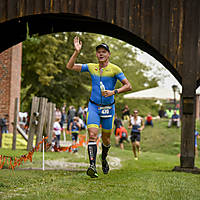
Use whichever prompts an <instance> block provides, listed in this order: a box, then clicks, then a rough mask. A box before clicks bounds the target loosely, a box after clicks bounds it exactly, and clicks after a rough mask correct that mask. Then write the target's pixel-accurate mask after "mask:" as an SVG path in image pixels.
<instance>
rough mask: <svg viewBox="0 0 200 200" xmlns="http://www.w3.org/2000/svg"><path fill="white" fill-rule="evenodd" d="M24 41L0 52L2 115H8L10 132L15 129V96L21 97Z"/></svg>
mask: <svg viewBox="0 0 200 200" xmlns="http://www.w3.org/2000/svg"><path fill="white" fill-rule="evenodd" d="M21 63H22V43H20V44H18V45H15V46H13V47H11V48H9V49H7V50H5V51H4V52H3V53H1V54H0V117H3V116H4V115H8V123H9V127H8V128H9V132H12V131H13V127H12V125H11V123H12V122H13V120H14V107H15V106H14V104H15V98H19V99H20V86H21Z"/></svg>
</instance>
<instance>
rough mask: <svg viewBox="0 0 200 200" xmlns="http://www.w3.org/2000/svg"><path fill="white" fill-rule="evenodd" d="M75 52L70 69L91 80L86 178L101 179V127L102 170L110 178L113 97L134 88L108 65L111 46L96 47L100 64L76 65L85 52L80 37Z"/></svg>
mask: <svg viewBox="0 0 200 200" xmlns="http://www.w3.org/2000/svg"><path fill="white" fill-rule="evenodd" d="M74 48H75V51H74V53H73V55H72V56H71V58H70V59H69V61H68V63H67V66H66V67H67V69H71V70H75V71H78V72H89V73H90V75H91V78H92V92H91V97H90V102H89V104H88V112H87V127H88V133H89V141H88V155H89V161H90V167H89V168H88V170H87V175H88V176H90V177H91V178H96V177H98V174H97V171H96V154H97V145H96V141H97V136H98V129H99V126H100V124H101V125H102V156H101V159H102V170H103V173H104V174H107V173H108V171H109V165H108V162H107V160H106V157H107V154H108V150H109V148H110V136H111V133H112V129H113V121H114V115H115V104H114V103H115V101H114V95H116V94H118V93H122V92H126V91H129V90H131V84H130V83H129V81H128V80H127V79H126V77H125V76H124V74H123V72H122V71H121V69H120V68H119V67H118V66H116V65H114V64H112V63H110V62H109V57H110V49H109V47H108V45H106V44H104V43H102V44H100V45H98V46H97V47H96V56H97V59H98V62H99V63H98V64H94V63H89V64H75V61H76V58H77V56H78V55H79V53H80V51H81V48H82V42H81V41H79V37H77V36H76V37H75V38H74ZM117 79H118V80H120V81H121V83H122V84H123V86H122V87H121V88H119V89H115V84H116V82H117ZM100 86H101V88H100ZM104 88H105V90H104Z"/></svg>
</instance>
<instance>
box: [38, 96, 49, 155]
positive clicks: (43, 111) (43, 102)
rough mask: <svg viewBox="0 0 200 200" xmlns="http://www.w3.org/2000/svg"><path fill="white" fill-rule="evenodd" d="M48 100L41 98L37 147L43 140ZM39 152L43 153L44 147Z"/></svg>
mask: <svg viewBox="0 0 200 200" xmlns="http://www.w3.org/2000/svg"><path fill="white" fill-rule="evenodd" d="M47 101H48V99H46V98H40V106H39V121H38V126H37V131H36V145H38V144H39V142H40V141H41V140H42V135H43V129H44V123H45V117H46V106H47ZM39 151H42V146H41V145H40V147H39Z"/></svg>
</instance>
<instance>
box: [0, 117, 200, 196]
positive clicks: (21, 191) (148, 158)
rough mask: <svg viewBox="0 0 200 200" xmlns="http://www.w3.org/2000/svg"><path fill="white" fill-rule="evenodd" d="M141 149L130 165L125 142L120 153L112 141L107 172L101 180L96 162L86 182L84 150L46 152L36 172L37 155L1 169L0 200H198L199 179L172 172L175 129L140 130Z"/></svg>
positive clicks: (161, 124)
mask: <svg viewBox="0 0 200 200" xmlns="http://www.w3.org/2000/svg"><path fill="white" fill-rule="evenodd" d="M198 127H199V124H198ZM129 132H130V131H129ZM67 139H68V140H70V137H69V136H68V137H67ZM5 141H6V140H5ZM7 141H9V140H7ZM8 143H9V142H7V144H8ZM10 143H11V142H10ZM18 145H19V146H21V147H22V146H23V145H22V144H21V143H18ZM18 145H17V147H18ZM25 148H26V146H25V145H24V149H25ZM141 149H142V153H141V155H140V157H139V160H138V161H135V160H134V159H133V153H132V150H131V145H130V143H125V150H124V151H121V150H120V149H119V148H118V147H115V145H114V136H112V148H111V150H110V152H109V158H108V160H109V163H110V164H111V171H110V173H109V174H108V175H104V174H103V173H102V171H101V165H100V160H99V159H97V166H98V167H97V170H98V173H99V178H97V179H91V178H89V177H88V176H87V175H86V173H85V170H86V169H87V166H88V158H87V157H85V148H84V147H81V148H79V152H78V153H77V154H72V153H68V152H48V153H45V161H46V162H45V168H46V170H45V171H42V170H36V168H42V153H41V152H36V153H35V154H34V156H33V162H32V163H30V162H29V161H28V162H26V163H25V164H24V165H23V166H19V167H17V168H16V169H15V170H14V171H12V170H10V169H2V170H0V199H2V200H3V199H6V200H7V199H16V200H18V199H19V200H23V199H24V200H25V199H26V200H29V199H30V200H33V199H34V200H35V199H37V200H40V199H41V200H42V199H48V200H49V199H50V200H54V199H56V200H61V199H77V200H79V199H97V200H98V199H103V200H107V199H126V200H127V199H134V200H137V199H142V200H144V199H145V200H148V199H149V200H153V199H161V200H165V199H172V200H179V199H180V200H185V199H188V200H189V199H190V200H191V199H198V200H199V199H200V187H199V183H200V174H191V173H183V172H173V171H172V169H173V168H174V166H179V165H180V161H179V157H178V156H177V154H178V153H180V152H179V149H180V129H177V128H175V127H173V128H167V121H166V120H157V121H155V126H154V127H153V128H151V127H146V128H145V130H144V131H143V133H142V138H141ZM23 154H27V151H25V150H23V148H21V149H20V148H19V150H16V151H12V150H10V149H9V148H8V149H6V148H5V146H3V148H2V149H0V155H10V156H14V155H17V156H20V155H23ZM119 161H120V162H119ZM67 163H68V164H69V163H70V165H69V166H68V165H67ZM72 164H73V165H72ZM195 165H196V166H197V167H199V168H200V158H198V159H196V161H195ZM74 166H75V167H74ZM23 168H24V169H23ZM25 168H26V169H25ZM27 168H35V170H33V169H32V170H27ZM50 168H51V169H52V168H54V170H50ZM47 169H49V170H47ZM63 169H68V170H63ZM69 169H73V170H69Z"/></svg>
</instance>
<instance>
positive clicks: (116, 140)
mask: <svg viewBox="0 0 200 200" xmlns="http://www.w3.org/2000/svg"><path fill="white" fill-rule="evenodd" d="M114 125H115V131H114V134H115V145H116V146H118V145H119V136H117V135H116V130H117V129H118V128H120V126H123V124H122V120H121V119H120V118H118V117H117V113H115V120H114Z"/></svg>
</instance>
